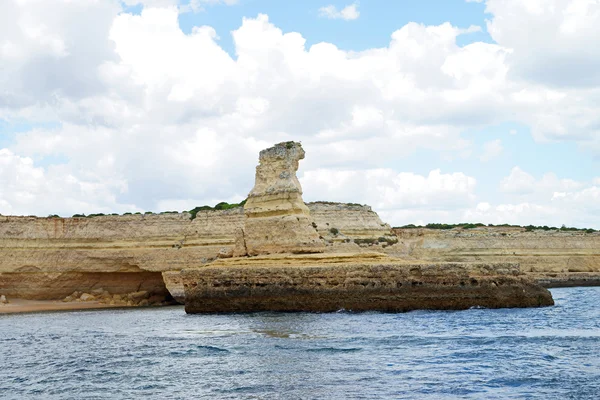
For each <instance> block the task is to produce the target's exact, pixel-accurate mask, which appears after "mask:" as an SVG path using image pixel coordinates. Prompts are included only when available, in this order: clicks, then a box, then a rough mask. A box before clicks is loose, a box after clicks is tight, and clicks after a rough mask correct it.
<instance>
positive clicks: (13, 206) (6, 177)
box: [0, 149, 139, 216]
mask: <svg viewBox="0 0 600 400" xmlns="http://www.w3.org/2000/svg"><path fill="white" fill-rule="evenodd" d="M0 188H1V189H0V213H1V214H5V215H6V214H17V215H19V214H20V215H23V214H25V215H27V214H35V215H41V216H45V215H49V214H60V215H63V216H71V215H72V214H73V213H98V212H103V213H113V212H124V211H138V210H139V209H138V208H137V207H135V206H134V205H132V204H122V203H119V202H118V201H117V200H116V196H115V193H124V192H126V191H127V183H126V182H124V181H123V180H119V179H115V180H111V181H109V180H106V179H104V177H103V176H101V175H93V174H91V173H89V172H88V173H86V176H85V177H82V176H77V175H74V174H73V172H72V171H70V170H69V168H68V167H65V166H53V167H50V168H48V169H43V168H39V167H35V165H34V163H33V160H31V159H30V158H27V157H19V156H17V155H15V154H14V153H12V152H11V151H9V150H7V149H2V150H0Z"/></svg>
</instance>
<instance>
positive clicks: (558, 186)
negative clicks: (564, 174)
mask: <svg viewBox="0 0 600 400" xmlns="http://www.w3.org/2000/svg"><path fill="white" fill-rule="evenodd" d="M586 185H587V184H586V183H585V182H577V181H575V180H573V179H559V178H558V177H557V176H556V174H554V173H552V172H548V173H546V174H544V175H543V176H542V178H541V179H539V180H536V179H535V178H534V177H533V175H531V174H529V173H527V172H525V171H523V170H522V169H521V168H519V167H514V168H513V169H512V170H511V171H510V175H509V176H507V177H505V178H503V179H502V181H501V182H500V190H501V191H502V192H504V193H509V194H516V195H526V194H529V195H531V194H536V195H541V196H543V198H545V199H546V200H548V199H549V198H550V197H551V195H552V193H554V192H557V191H572V190H578V189H581V188H583V187H585V186H586Z"/></svg>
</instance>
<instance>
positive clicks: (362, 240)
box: [354, 238, 377, 245]
mask: <svg viewBox="0 0 600 400" xmlns="http://www.w3.org/2000/svg"><path fill="white" fill-rule="evenodd" d="M354 243H356V244H358V245H360V244H375V243H377V239H372V238H368V239H354Z"/></svg>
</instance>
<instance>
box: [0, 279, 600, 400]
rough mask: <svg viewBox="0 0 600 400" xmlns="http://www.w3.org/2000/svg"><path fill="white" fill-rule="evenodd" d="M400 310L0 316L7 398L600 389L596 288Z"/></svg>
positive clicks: (419, 395) (438, 394) (508, 394)
mask: <svg viewBox="0 0 600 400" xmlns="http://www.w3.org/2000/svg"><path fill="white" fill-rule="evenodd" d="M551 291H552V294H553V296H554V299H555V301H556V306H554V307H547V308H532V309H499V310H488V309H470V310H465V311H413V312H407V313H401V314H386V313H352V312H347V311H340V312H338V313H332V314H318V313H252V314H223V315H186V314H185V312H184V310H183V307H164V308H136V309H116V310H115V309H112V310H100V311H76V312H52V313H32V314H20V315H14V314H13V315H0V398H1V399H3V400H7V399H30V398H31V399H35V398H42V399H86V400H91V399H134V398H157V399H158V398H160V399H191V398H207V399H412V398H415V399H598V398H600V307H599V306H600V287H594V288H561V289H552V290H551Z"/></svg>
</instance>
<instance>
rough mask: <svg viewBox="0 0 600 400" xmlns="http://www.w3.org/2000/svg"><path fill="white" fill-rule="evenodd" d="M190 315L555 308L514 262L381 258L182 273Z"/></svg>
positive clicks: (329, 257) (333, 257)
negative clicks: (429, 262) (265, 312)
mask: <svg viewBox="0 0 600 400" xmlns="http://www.w3.org/2000/svg"><path fill="white" fill-rule="evenodd" d="M182 275H183V281H184V284H185V293H186V301H185V310H186V312H188V313H213V312H253V311H319V312H330V311H338V310H343V309H345V310H351V311H366V310H378V311H389V312H397V311H409V310H416V309H438V310H440V309H441V310H443V309H452V310H460V309H466V308H469V307H473V306H480V307H486V308H502V307H538V306H549V305H553V304H554V301H553V300H552V296H551V294H550V292H548V290H546V289H544V288H542V287H541V286H539V285H537V284H535V283H533V281H531V280H529V279H526V278H525V277H523V276H522V275H520V272H519V266H518V265H516V264H501V263H500V264H477V263H472V264H464V263H462V264H461V263H442V264H440V263H431V264H428V263H407V262H405V261H403V260H400V259H394V258H390V257H387V256H385V255H383V254H381V253H362V254H323V255H288V256H284V255H275V256H259V257H255V258H250V259H239V260H236V259H228V260H220V261H218V262H215V263H213V264H211V265H209V266H207V267H204V268H201V269H186V270H184V271H183V272H182Z"/></svg>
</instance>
